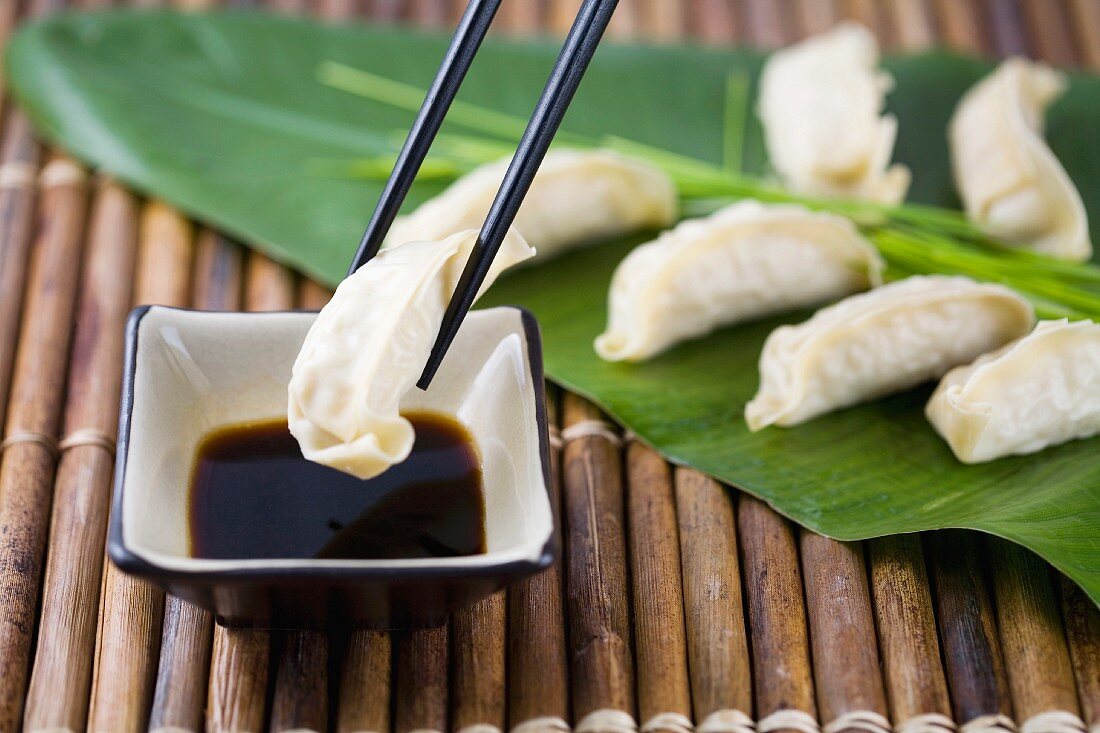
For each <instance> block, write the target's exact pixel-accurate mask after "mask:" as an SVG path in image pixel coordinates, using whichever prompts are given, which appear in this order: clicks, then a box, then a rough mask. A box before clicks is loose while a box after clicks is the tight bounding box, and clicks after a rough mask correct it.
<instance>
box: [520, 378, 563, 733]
mask: <svg viewBox="0 0 1100 733" xmlns="http://www.w3.org/2000/svg"><path fill="white" fill-rule="evenodd" d="M558 398H559V394H558V392H557V390H555V389H554V388H553V387H550V386H549V385H547V394H546V407H547V413H548V414H547V418H548V421H549V430H550V508H551V510H552V511H553V512H554V517H555V519H556V520H557V521H555V526H554V535H555V538H556V539H557V541H558V544H559V546H561V517H562V507H561V494H562V479H561V449H562V445H561V433H560V431H559V429H558V425H559V424H560V420H559V414H558V413H559V411H558ZM564 555H565V549H564V547H563V548H562V557H563V558H564ZM563 561H564V560H559V561H558V562H556V563H554V565H553V566H551V567H550V568H548V569H547V570H546V571H545V572H542V573H540V574H538V575H535V576H533V577H531V578H528V579H527V580H524V581H522V582H520V583H519V584H517V585H516V586H514V587H512V588H511V589H510V590H509V591H508V624H509V626H508V722H509V726H510V728H511V729H512V731H513V733H550V732H551V731H563V730H564V731H568V729H569V724H568V722H566V721H568V720H569V673H568V669H567V663H566V652H565V615H564V611H563V609H562V573H561V566H562V562H563ZM518 726H524V727H523V728H521V729H520V731H517V727H518Z"/></svg>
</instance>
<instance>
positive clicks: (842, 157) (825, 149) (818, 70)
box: [757, 23, 909, 204]
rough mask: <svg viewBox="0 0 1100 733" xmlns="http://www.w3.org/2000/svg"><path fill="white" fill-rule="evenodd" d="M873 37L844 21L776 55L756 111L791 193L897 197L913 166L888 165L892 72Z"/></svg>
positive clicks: (891, 134)
mask: <svg viewBox="0 0 1100 733" xmlns="http://www.w3.org/2000/svg"><path fill="white" fill-rule="evenodd" d="M877 66H878V44H877V43H876V42H875V37H874V35H873V34H872V33H871V32H870V31H869V30H867V29H866V28H864V27H863V26H861V25H859V24H857V23H841V24H840V25H838V26H836V27H835V28H833V29H832V30H830V31H828V32H827V33H823V34H821V35H819V36H814V37H812V38H809V39H807V40H805V41H802V42H801V43H797V44H795V45H793V46H790V47H789V48H785V49H783V50H781V51H777V52H776V53H774V54H772V56H771V57H770V58H769V59H768V61H767V63H765V64H764V69H763V71H762V73H761V77H760V101H759V105H758V108H757V113H758V115H759V117H760V122H761V123H762V124H763V126H764V142H765V144H766V146H767V150H768V158H769V159H770V160H771V164H772V167H773V168H775V171H776V172H777V173H778V174H779V177H780V178H781V179H782V180H783V183H784V184H785V185H786V186H787V187H788V188H789V189H791V190H792V191H796V192H798V193H804V194H810V195H815V196H836V197H846V198H860V199H867V200H871V201H879V202H882V203H888V204H893V203H898V202H900V201H901V200H902V199H904V198H905V192H906V191H907V190H908V188H909V169H908V168H906V167H905V166H903V165H890V157H891V155H892V154H893V151H894V139H895V138H896V137H897V127H898V125H897V120H896V119H895V118H894V117H893V116H892V115H884V114H882V110H883V107H884V104H885V98H886V93H887V92H888V91H890V89H891V87H892V86H893V80H892V79H891V78H890V75H889V74H887V73H885V72H883V71H881V70H879V69H878V68H877Z"/></svg>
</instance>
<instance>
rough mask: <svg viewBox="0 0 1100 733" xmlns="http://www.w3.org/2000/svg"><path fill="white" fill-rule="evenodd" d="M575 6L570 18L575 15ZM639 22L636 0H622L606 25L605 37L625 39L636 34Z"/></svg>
mask: <svg viewBox="0 0 1100 733" xmlns="http://www.w3.org/2000/svg"><path fill="white" fill-rule="evenodd" d="M576 14H577V11H576V8H575V7H574V8H573V12H572V14H571V16H570V17H571V18H572V17H574V16H576ZM640 29H641V23H640V22H639V18H638V4H637V0H622V2H620V3H619V6H618V7H617V8H616V9H615V14H614V15H613V16H611V22H610V23H608V25H607V37H608V38H617V39H619V40H626V39H630V38H635V37H636V36H638V34H639V31H640Z"/></svg>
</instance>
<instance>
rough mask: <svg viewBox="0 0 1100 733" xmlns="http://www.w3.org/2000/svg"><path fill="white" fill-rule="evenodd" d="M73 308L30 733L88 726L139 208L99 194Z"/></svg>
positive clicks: (124, 196)
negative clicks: (90, 688) (63, 415)
mask: <svg viewBox="0 0 1100 733" xmlns="http://www.w3.org/2000/svg"><path fill="white" fill-rule="evenodd" d="M96 189H97V190H96V195H95V203H94V206H93V208H92V214H91V224H90V227H89V233H88V246H87V251H86V253H85V264H84V268H83V278H82V279H83V283H82V284H81V290H80V299H79V302H78V306H77V310H76V313H77V316H76V330H75V336H74V340H73V349H72V366H71V369H70V371H69V384H68V389H67V394H68V403H67V405H66V407H65V418H64V430H63V434H64V435H66V436H68V437H66V438H65V439H64V440H63V441H62V446H63V448H64V452H63V454H62V457H61V461H60V464H59V466H58V472H57V481H56V483H55V486H54V494H55V499H54V505H53V515H52V519H51V523H50V537H51V538H52V542H51V543H50V546H49V548H48V554H47V560H46V572H45V579H44V581H43V588H44V590H43V595H42V611H41V616H40V621H39V630H38V644H37V651H36V653H35V661H34V665H33V671H32V674H31V682H30V688H29V690H28V692H27V705H26V711H25V720H24V729H25V730H27V731H37V730H71V731H78V730H83V729H84V727H85V725H86V722H87V713H88V690H89V687H90V685H91V675H92V657H93V652H94V650H95V639H96V621H97V616H98V612H99V591H100V581H101V580H102V575H103V554H102V548H103V543H104V539H105V536H106V533H107V514H108V510H109V501H108V497H109V496H110V491H111V474H112V469H113V467H114V435H115V430H116V425H117V419H116V414H117V410H118V398H119V391H120V385H121V381H122V369H121V363H120V360H119V358H118V357H119V354H121V353H122V350H123V331H124V324H125V321H126V313H127V311H128V310H129V308H130V289H131V287H130V285H131V282H132V279H133V278H132V274H133V268H134V253H135V250H136V243H137V202H136V201H135V200H134V198H133V196H131V195H130V194H129V193H127V192H126V191H125V190H124V189H123V188H121V187H120V186H118V185H117V184H115V183H113V182H110V181H107V180H100V181H99V183H98V185H97V187H96Z"/></svg>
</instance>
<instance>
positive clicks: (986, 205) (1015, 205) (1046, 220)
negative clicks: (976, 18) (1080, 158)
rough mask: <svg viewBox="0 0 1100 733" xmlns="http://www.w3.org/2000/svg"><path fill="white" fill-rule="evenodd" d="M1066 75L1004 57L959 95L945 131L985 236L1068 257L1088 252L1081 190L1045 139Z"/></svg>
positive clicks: (970, 211)
mask: <svg viewBox="0 0 1100 733" xmlns="http://www.w3.org/2000/svg"><path fill="white" fill-rule="evenodd" d="M1065 88H1066V80H1065V76H1064V75H1063V74H1061V73H1059V72H1057V71H1055V70H1054V69H1052V68H1050V67H1048V66H1045V65H1043V64H1038V63H1033V62H1031V61H1027V60H1025V59H1019V58H1016V59H1009V60H1008V61H1005V62H1004V63H1002V64H1001V65H1000V66H999V67H997V69H996V70H995V71H994V72H993V73H991V74H990V75H989V76H987V77H986V78H985V79H983V80H982V81H980V82H978V83H977V84H976V85H975V86H974V87H973V88H972V89H970V91H968V92H967V93H966V95H965V96H963V98H962V100H961V101H960V102H959V104H958V107H956V109H955V114H954V116H952V118H951V123H950V127H949V128H948V133H949V134H948V136H949V140H950V143H951V163H952V168H953V170H954V174H955V186H956V188H957V189H958V191H959V195H960V196H961V197H962V200H963V203H964V204H965V206H966V213H967V215H968V216H969V217H970V218H971V219H972V220H974V221H975V222H977V223H978V224H979V225H980V226H981V227H982V229H984V230H985V231H986V232H988V233H989V234H990V235H992V236H995V237H998V238H1001V239H1004V240H1007V241H1008V242H1010V243H1015V244H1017V245H1019V246H1020V247H1021V248H1025V249H1030V250H1034V251H1036V252H1044V253H1046V254H1049V255H1053V256H1055V257H1061V258H1063V259H1068V260H1076V261H1083V260H1087V259H1088V258H1089V257H1090V256H1091V255H1092V244H1091V242H1090V241H1089V230H1088V216H1087V214H1086V213H1085V206H1084V203H1083V202H1082V201H1081V194H1079V193H1078V192H1077V189H1076V187H1074V185H1073V181H1071V180H1070V178H1069V175H1068V174H1067V173H1066V170H1065V168H1063V167H1062V164H1061V163H1060V162H1059V161H1058V159H1057V158H1056V157H1055V156H1054V153H1053V152H1051V150H1050V148H1049V147H1048V146H1047V144H1046V142H1045V141H1044V140H1043V127H1044V125H1043V115H1044V112H1045V111H1046V108H1047V107H1048V106H1049V105H1050V104H1051V103H1052V102H1053V101H1054V100H1055V99H1057V98H1058V97H1060V96H1061V95H1062V93H1063V92H1064V91H1065Z"/></svg>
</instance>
